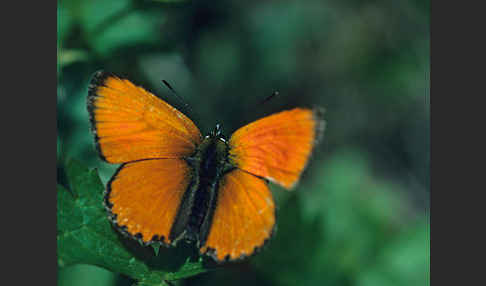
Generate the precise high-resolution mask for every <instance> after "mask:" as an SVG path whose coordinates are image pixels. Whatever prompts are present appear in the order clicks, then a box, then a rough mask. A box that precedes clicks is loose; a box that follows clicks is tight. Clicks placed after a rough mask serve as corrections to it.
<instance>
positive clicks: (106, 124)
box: [88, 71, 201, 164]
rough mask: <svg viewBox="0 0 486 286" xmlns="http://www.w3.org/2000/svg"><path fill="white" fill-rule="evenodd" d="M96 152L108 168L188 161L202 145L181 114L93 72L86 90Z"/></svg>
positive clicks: (135, 88) (124, 83)
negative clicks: (134, 163)
mask: <svg viewBox="0 0 486 286" xmlns="http://www.w3.org/2000/svg"><path fill="white" fill-rule="evenodd" d="M88 111H89V114H90V119H91V126H92V130H93V131H94V133H95V141H96V146H97V149H98V151H99V153H100V155H101V157H102V158H103V159H104V160H105V161H107V162H109V163H116V164H117V163H126V162H131V161H136V160H143V159H154V158H159V159H160V158H181V157H184V156H188V155H191V154H192V153H193V152H194V150H195V148H196V145H197V144H199V143H200V141H201V133H200V132H199V129H198V128H197V127H196V125H194V123H193V122H192V121H191V120H190V119H189V118H187V117H186V116H185V115H184V114H182V113H181V112H180V111H178V110H177V109H175V108H174V107H172V106H170V105H169V104H168V103H166V102H165V101H163V100H162V99H160V98H158V97H156V96H155V95H153V94H152V93H150V92H148V91H146V90H145V89H143V88H141V87H138V86H136V85H134V84H133V83H131V82H130V81H128V80H126V79H122V78H119V77H117V76H115V75H113V74H110V73H106V72H102V71H100V72H97V73H96V74H95V75H94V76H93V79H92V80H91V83H90V85H89V90H88Z"/></svg>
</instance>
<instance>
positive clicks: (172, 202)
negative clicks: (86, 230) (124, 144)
mask: <svg viewBox="0 0 486 286" xmlns="http://www.w3.org/2000/svg"><path fill="white" fill-rule="evenodd" d="M192 176H193V175H192V171H191V169H190V167H189V166H188V164H187V162H186V161H185V160H183V159H160V160H157V159H155V160H143V161H138V162H132V163H126V164H123V165H122V166H121V167H120V168H119V169H118V171H117V173H116V174H115V175H114V176H113V178H112V179H111V180H110V182H109V183H108V186H107V193H106V195H105V205H106V207H107V208H108V210H109V212H110V217H111V218H112V221H113V222H115V223H116V225H117V226H118V227H119V228H121V230H122V232H124V233H127V234H129V235H130V236H132V237H137V236H138V238H139V239H141V240H142V241H143V242H144V243H149V242H151V241H162V242H163V243H165V244H170V243H173V241H172V240H171V239H172V238H171V237H170V234H171V229H172V226H173V224H174V221H175V220H176V216H177V211H178V208H179V206H180V205H181V201H182V198H183V195H184V193H185V192H186V190H187V189H188V188H189V186H190V183H191V181H192Z"/></svg>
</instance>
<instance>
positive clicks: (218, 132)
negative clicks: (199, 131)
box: [210, 123, 222, 137]
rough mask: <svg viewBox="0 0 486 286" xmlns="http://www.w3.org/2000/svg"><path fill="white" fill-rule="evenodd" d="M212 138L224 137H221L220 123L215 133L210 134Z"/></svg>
mask: <svg viewBox="0 0 486 286" xmlns="http://www.w3.org/2000/svg"><path fill="white" fill-rule="evenodd" d="M210 136H211V137H222V135H221V125H220V124H219V123H218V124H216V127H215V128H214V130H213V131H211V134H210Z"/></svg>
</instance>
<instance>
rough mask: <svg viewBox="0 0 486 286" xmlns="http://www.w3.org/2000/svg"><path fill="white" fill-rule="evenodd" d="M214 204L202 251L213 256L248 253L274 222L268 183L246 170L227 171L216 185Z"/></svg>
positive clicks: (261, 241)
mask: <svg viewBox="0 0 486 286" xmlns="http://www.w3.org/2000/svg"><path fill="white" fill-rule="evenodd" d="M217 192H218V196H217V201H216V207H215V209H214V214H213V219H212V224H211V227H210V229H209V233H208V234H207V237H202V240H201V242H200V245H201V248H200V252H201V253H208V254H210V255H211V256H212V257H213V258H214V259H215V260H217V261H223V260H225V259H229V260H235V259H240V258H243V257H245V256H249V255H251V254H253V253H254V252H255V250H256V249H257V248H259V247H261V246H263V244H264V243H265V241H266V240H267V239H268V238H270V236H271V234H272V231H273V227H274V225H275V205H274V201H273V198H272V193H271V192H270V189H269V188H268V186H267V183H266V182H265V181H264V180H262V179H260V178H258V177H255V176H253V175H251V174H248V173H246V172H245V171H242V170H239V169H234V170H233V171H230V172H229V173H226V174H225V175H224V176H223V178H222V179H221V181H220V182H219V187H218V191H217Z"/></svg>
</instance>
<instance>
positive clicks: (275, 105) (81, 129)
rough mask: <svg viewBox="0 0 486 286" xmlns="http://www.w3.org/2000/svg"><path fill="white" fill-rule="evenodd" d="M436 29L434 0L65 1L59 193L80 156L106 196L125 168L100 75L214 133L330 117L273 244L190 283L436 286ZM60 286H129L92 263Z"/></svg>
mask: <svg viewBox="0 0 486 286" xmlns="http://www.w3.org/2000/svg"><path fill="white" fill-rule="evenodd" d="M169 2H170V1H169ZM429 15H430V13H429V2H428V1H403V0H401V1H337V0H334V1H209V2H206V1H204V2H201V1H187V2H185V1H177V2H174V1H172V2H171V3H167V1H128V0H102V1H101V0H96V1H93V0H91V1H86V0H85V1H80V0H79V1H77V0H70V1H66V0H64V1H60V2H59V4H58V94H57V114H58V118H57V126H58V139H57V140H58V182H59V183H61V184H63V183H64V182H63V178H62V170H63V162H64V161H65V160H66V159H67V158H76V159H78V160H81V161H82V162H84V163H85V164H87V165H88V166H90V167H97V168H99V170H100V174H101V176H102V180H103V182H106V181H107V180H108V179H109V178H110V176H111V175H112V174H113V172H114V170H115V169H116V166H112V165H109V164H105V163H102V162H101V161H100V160H99V159H98V157H97V154H96V153H95V149H94V146H93V138H92V135H91V133H90V131H89V121H88V114H87V111H86V96H87V85H88V82H89V80H90V77H91V76H92V75H93V73H94V72H95V71H97V70H99V69H105V70H108V71H112V72H114V73H116V74H118V75H122V76H125V77H127V78H129V79H130V80H132V81H133V82H135V83H137V84H140V85H142V86H144V87H145V88H147V89H148V90H151V91H152V92H154V93H156V94H157V95H159V96H160V97H162V98H163V99H164V100H166V101H167V102H169V103H171V104H173V105H174V106H176V107H178V108H179V109H180V110H181V111H183V112H184V113H186V114H187V115H188V116H189V117H190V118H192V119H193V121H194V122H195V123H196V124H197V125H198V127H199V128H200V129H201V131H202V133H203V134H206V133H208V132H209V131H210V130H211V129H213V128H214V126H215V124H216V123H221V124H222V127H223V133H224V134H225V135H226V136H228V137H229V136H230V135H231V133H232V132H233V131H234V130H236V129H237V128H238V127H240V126H242V125H244V124H246V123H248V122H251V121H253V120H255V119H258V118H260V117H262V116H265V115H269V114H271V113H273V112H277V111H280V110H283V109H286V108H292V107H297V106H308V107H312V106H322V107H324V108H325V109H326V115H325V118H326V121H327V129H326V131H325V134H324V140H323V142H322V143H321V145H319V146H318V147H317V150H316V152H315V153H314V156H313V158H312V159H311V162H310V164H309V166H308V169H307V170H306V171H305V173H304V174H303V176H302V180H301V182H300V184H299V186H298V187H297V188H296V190H295V191H292V192H288V191H285V190H283V189H281V188H279V187H276V186H272V190H274V192H273V193H274V196H275V198H276V200H277V206H278V218H277V223H278V229H277V233H276V235H275V237H274V238H273V239H272V240H271V241H270V243H269V244H268V246H267V247H266V248H265V249H264V250H263V251H262V252H261V253H260V254H258V255H257V256H255V257H253V258H251V259H250V260H249V261H247V262H244V263H239V264H235V265H231V266H228V267H227V269H219V270H216V271H212V272H210V273H207V274H202V275H200V276H197V277H194V278H191V279H187V280H185V281H182V282H180V283H179V284H181V285H201V284H203V285H213V284H220V285H224V284H225V283H231V284H238V285H246V284H263V285H295V284H301V285H428V284H429V264H430V262H429V261H430V259H429V238H430V234H429V217H428V213H429V212H428V209H429V187H430V172H429V171H430V170H429V169H430V159H429V158H430V139H429V134H430V131H429V130H430V129H429V123H430V120H429V112H430V111H429V92H430V82H429V81H430V80H429V75H430V68H429V62H430V54H429V48H430V40H429V37H430V35H429V34H430V31H429V29H430V25H429V19H430V16H429ZM162 79H165V80H167V81H168V82H169V83H170V84H171V85H172V86H173V87H174V88H175V89H176V90H177V91H178V93H179V95H180V97H182V98H183V100H184V102H187V104H188V105H189V107H185V105H184V103H183V102H181V100H179V99H178V98H176V97H175V96H173V95H172V94H171V93H170V92H169V91H168V90H167V88H166V87H165V86H164V85H163V84H162V83H161V80H162ZM275 90H278V91H279V93H280V95H279V96H276V97H275V98H273V99H272V100H270V101H268V102H267V103H265V104H261V103H260V102H261V101H262V100H263V99H264V98H266V97H267V96H269V95H271V94H272V92H273V91H275ZM59 284H60V285H116V284H119V285H129V284H130V281H128V279H126V278H123V277H118V276H117V275H115V274H113V273H110V272H108V271H106V270H103V269H99V268H96V267H94V266H84V265H80V266H74V267H70V268H66V269H60V270H59Z"/></svg>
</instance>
